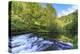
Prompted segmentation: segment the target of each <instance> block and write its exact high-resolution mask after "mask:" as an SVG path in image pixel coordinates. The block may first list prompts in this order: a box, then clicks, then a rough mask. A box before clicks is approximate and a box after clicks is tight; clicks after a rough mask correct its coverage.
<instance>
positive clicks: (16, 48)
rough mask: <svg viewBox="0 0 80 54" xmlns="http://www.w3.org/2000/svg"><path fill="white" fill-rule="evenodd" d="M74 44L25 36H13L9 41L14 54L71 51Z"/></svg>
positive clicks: (29, 35)
mask: <svg viewBox="0 0 80 54" xmlns="http://www.w3.org/2000/svg"><path fill="white" fill-rule="evenodd" d="M72 47H73V44H71V43H64V42H62V41H57V40H45V39H44V38H41V37H37V36H33V35H32V34H23V35H19V36H13V37H12V39H10V41H9V50H10V51H11V52H12V53H26V52H38V51H52V50H65V49H71V48H72Z"/></svg>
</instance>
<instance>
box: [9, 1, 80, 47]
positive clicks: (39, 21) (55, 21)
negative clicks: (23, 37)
mask: <svg viewBox="0 0 80 54" xmlns="http://www.w3.org/2000/svg"><path fill="white" fill-rule="evenodd" d="M9 4H10V9H9V22H10V26H11V27H10V28H9V29H10V30H11V36H13V35H19V34H24V33H33V34H34V35H37V36H39V37H43V38H47V39H57V40H62V41H64V42H71V43H73V44H74V48H77V47H78V46H77V42H78V35H77V33H78V10H76V11H74V12H73V13H70V14H68V15H66V16H62V17H57V13H56V10H55V8H53V7H52V5H51V4H49V3H48V4H47V3H31V2H19V1H18V2H16V1H12V2H10V3H9Z"/></svg>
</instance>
